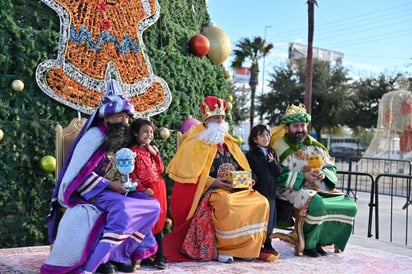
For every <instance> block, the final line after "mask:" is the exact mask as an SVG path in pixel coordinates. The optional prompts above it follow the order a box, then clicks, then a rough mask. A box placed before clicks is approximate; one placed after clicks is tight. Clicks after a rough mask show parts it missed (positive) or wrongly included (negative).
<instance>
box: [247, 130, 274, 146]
mask: <svg viewBox="0 0 412 274" xmlns="http://www.w3.org/2000/svg"><path fill="white" fill-rule="evenodd" d="M265 130H266V131H267V132H269V134H270V133H271V130H270V127H269V126H268V125H263V124H259V125H256V126H254V127H253V128H252V130H251V131H250V134H249V138H248V144H249V149H250V150H252V149H254V148H256V147H257V143H255V140H254V139H255V138H257V136H258V135H259V134H262V133H263V132H264V131H265Z"/></svg>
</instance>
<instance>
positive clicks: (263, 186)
mask: <svg viewBox="0 0 412 274" xmlns="http://www.w3.org/2000/svg"><path fill="white" fill-rule="evenodd" d="M270 137H271V128H270V127H269V126H267V125H256V126H255V127H253V128H252V130H251V132H250V135H249V138H248V143H249V151H248V152H247V153H246V157H247V159H248V162H249V165H250V167H251V169H252V177H253V179H254V180H255V184H254V186H253V188H254V189H255V190H257V191H259V193H260V194H262V195H263V196H265V197H266V198H267V199H268V202H269V206H270V215H269V220H268V227H267V238H266V241H265V243H264V245H263V249H262V250H263V251H265V252H270V253H272V254H275V255H277V256H279V252H277V251H276V250H275V249H274V248H273V246H272V239H271V238H270V236H271V234H272V231H273V228H274V227H275V226H276V178H277V177H278V176H279V175H280V173H281V172H282V166H281V164H280V163H279V159H278V155H277V154H276V152H275V151H274V150H273V149H272V148H271V147H269V142H270Z"/></svg>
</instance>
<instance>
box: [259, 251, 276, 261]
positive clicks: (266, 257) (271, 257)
mask: <svg viewBox="0 0 412 274" xmlns="http://www.w3.org/2000/svg"><path fill="white" fill-rule="evenodd" d="M279 257H280V253H279V252H277V254H272V253H269V252H265V251H264V250H261V251H260V254H259V257H258V259H259V260H262V261H265V262H274V261H276V260H277V259H279Z"/></svg>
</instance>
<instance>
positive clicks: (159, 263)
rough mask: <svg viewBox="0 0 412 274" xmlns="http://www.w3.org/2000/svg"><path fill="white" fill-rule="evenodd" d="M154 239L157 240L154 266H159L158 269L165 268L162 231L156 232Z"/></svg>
mask: <svg viewBox="0 0 412 274" xmlns="http://www.w3.org/2000/svg"><path fill="white" fill-rule="evenodd" d="M154 236H155V239H156V242H157V252H156V259H155V261H154V267H156V268H159V269H165V268H166V260H165V256H164V254H163V235H162V232H160V233H156V234H155V235H154Z"/></svg>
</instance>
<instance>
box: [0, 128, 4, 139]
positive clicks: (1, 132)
mask: <svg viewBox="0 0 412 274" xmlns="http://www.w3.org/2000/svg"><path fill="white" fill-rule="evenodd" d="M3 136H4V132H3V130H1V129H0V141H1V140H3Z"/></svg>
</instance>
